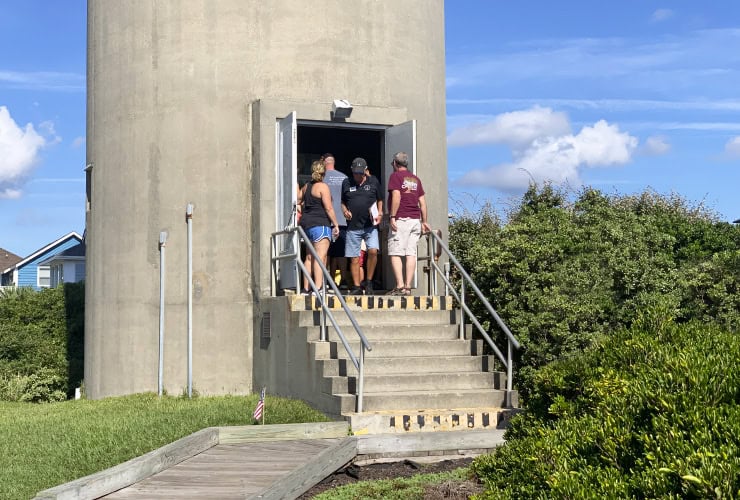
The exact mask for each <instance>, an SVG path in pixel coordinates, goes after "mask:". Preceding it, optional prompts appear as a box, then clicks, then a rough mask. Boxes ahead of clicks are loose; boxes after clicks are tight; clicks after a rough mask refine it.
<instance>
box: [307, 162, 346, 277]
mask: <svg viewBox="0 0 740 500" xmlns="http://www.w3.org/2000/svg"><path fill="white" fill-rule="evenodd" d="M325 174H326V167H325V166H324V162H322V161H315V162H313V164H312V165H311V181H310V182H308V183H307V184H306V185H305V186H304V187H303V189H302V190H301V195H300V196H299V199H298V203H299V204H302V205H303V210H302V212H301V222H300V224H301V227H302V228H303V230H304V231H306V234H307V235H308V237H309V239H310V240H311V244H312V245H313V247H314V249H315V250H316V254H317V255H318V256H319V258H320V259H321V260H322V261H323V262H324V266H326V255H327V253H328V251H329V243H331V240H332V239H334V238H336V237H337V236H338V235H339V226H338V225H337V218H336V216H335V215H334V207H333V206H332V202H331V193H330V192H329V186H328V185H327V184H326V183H325V182H324V175H325ZM305 264H306V268H307V269H308V270H309V271H310V273H311V277H312V278H313V280H314V282H315V283H316V288H317V289H319V290H321V287H322V285H323V283H324V275H323V273H322V272H321V267H320V266H319V264H318V262H314V261H313V258H312V255H311V253H310V252H308V253H307V254H306V262H305ZM307 281H308V280H304V287H303V288H304V289H306V288H307V286H306V285H307V284H308V283H307Z"/></svg>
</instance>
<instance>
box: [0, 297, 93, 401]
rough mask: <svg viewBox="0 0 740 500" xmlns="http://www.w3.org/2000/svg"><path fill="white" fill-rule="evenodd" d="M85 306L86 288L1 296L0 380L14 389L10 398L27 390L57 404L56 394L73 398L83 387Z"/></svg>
mask: <svg viewBox="0 0 740 500" xmlns="http://www.w3.org/2000/svg"><path fill="white" fill-rule="evenodd" d="M84 303H85V288H84V284H83V283H69V284H65V285H64V286H63V287H57V288H53V289H45V290H41V291H38V292H34V291H33V290H30V289H17V290H13V291H6V292H5V293H3V295H2V296H0V377H2V378H3V380H5V384H6V385H7V384H10V386H12V391H11V392H13V391H17V390H18V388H19V387H27V388H28V390H29V391H30V392H29V394H28V396H27V397H28V398H30V400H39V401H41V400H47V399H48V398H51V399H54V398H55V397H56V396H54V393H55V392H56V391H61V392H62V393H65V394H67V395H71V393H72V392H73V391H74V388H75V387H77V386H79V384H80V382H81V381H82V376H83V371H84V367H83V356H84V345H83V344H84ZM34 375H36V376H35V377H33V376H34ZM43 387H48V391H47V390H46V389H43ZM6 392H7V391H6ZM44 394H45V395H44ZM14 400H17V399H14Z"/></svg>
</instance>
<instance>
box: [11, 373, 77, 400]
mask: <svg viewBox="0 0 740 500" xmlns="http://www.w3.org/2000/svg"><path fill="white" fill-rule="evenodd" d="M66 386H67V381H66V380H65V379H64V378H62V377H61V376H60V375H59V374H57V373H55V372H54V371H53V370H51V369H49V368H42V369H40V370H39V371H38V372H36V373H32V374H31V375H13V376H10V377H9V376H0V400H2V401H18V402H22V403H47V402H51V401H64V400H65V399H67V394H66V393H65V392H64V390H63V389H64V388H65V387H66Z"/></svg>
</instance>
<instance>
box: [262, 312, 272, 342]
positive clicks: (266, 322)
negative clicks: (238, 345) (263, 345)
mask: <svg viewBox="0 0 740 500" xmlns="http://www.w3.org/2000/svg"><path fill="white" fill-rule="evenodd" d="M271 335H272V327H271V321H270V313H269V312H266V313H262V338H263V339H269V338H270V336H271Z"/></svg>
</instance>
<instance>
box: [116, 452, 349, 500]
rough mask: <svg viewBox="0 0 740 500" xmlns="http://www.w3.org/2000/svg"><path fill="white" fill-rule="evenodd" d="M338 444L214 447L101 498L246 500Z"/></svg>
mask: <svg viewBox="0 0 740 500" xmlns="http://www.w3.org/2000/svg"><path fill="white" fill-rule="evenodd" d="M345 439H346V438H345ZM341 441H342V439H340V438H332V439H314V440H296V441H270V442H262V443H258V442H250V443H243V444H224V445H221V444H219V445H216V446H214V447H213V448H211V449H209V450H206V451H204V452H203V453H200V454H199V455H196V456H194V457H192V458H190V459H189V460H186V461H184V462H181V463H180V464H178V465H176V466H174V467H171V468H170V469H167V470H165V471H162V472H160V473H159V474H155V475H154V476H151V477H150V478H148V479H145V480H144V481H141V482H139V483H136V484H132V485H131V486H129V487H127V488H123V489H121V490H119V491H117V492H114V493H112V494H110V495H108V496H106V497H105V498H107V499H141V498H154V499H158V498H219V499H230V498H245V497H250V496H253V495H256V494H258V493H260V492H263V491H264V490H265V489H266V488H268V487H270V486H271V485H273V484H275V482H276V481H278V480H279V479H280V478H283V477H285V476H286V475H288V474H291V473H293V472H294V471H295V470H297V469H301V468H302V467H305V466H306V464H309V463H311V462H313V461H316V460H317V458H318V457H319V456H320V455H321V453H322V452H325V451H327V450H328V449H330V448H331V447H332V446H335V445H337V444H339V443H340V442H341ZM340 465H341V464H340Z"/></svg>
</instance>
